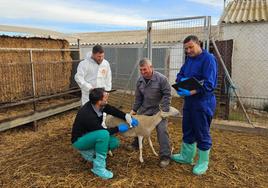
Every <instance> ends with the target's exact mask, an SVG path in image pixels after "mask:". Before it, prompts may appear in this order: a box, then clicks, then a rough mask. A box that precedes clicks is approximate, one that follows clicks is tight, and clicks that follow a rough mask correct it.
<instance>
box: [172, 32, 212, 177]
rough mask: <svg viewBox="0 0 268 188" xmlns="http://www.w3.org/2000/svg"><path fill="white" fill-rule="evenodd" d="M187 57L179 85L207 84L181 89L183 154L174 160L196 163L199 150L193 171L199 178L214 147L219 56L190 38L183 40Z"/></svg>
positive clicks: (178, 75) (179, 76)
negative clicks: (212, 129) (212, 133)
mask: <svg viewBox="0 0 268 188" xmlns="http://www.w3.org/2000/svg"><path fill="white" fill-rule="evenodd" d="M183 44H184V48H185V51H186V54H187V57H186V61H185V63H184V64H183V66H182V67H181V70H180V72H179V73H178V74H177V79H176V82H181V81H184V80H187V79H188V78H191V77H194V78H196V79H197V80H199V81H202V82H203V86H202V87H201V88H199V89H196V90H191V91H189V90H185V89H182V88H179V90H178V91H177V93H178V95H179V96H182V97H184V106H183V119H182V132H183V142H182V146H181V150H180V153H178V154H175V155H172V157H171V159H172V160H174V161H176V162H178V163H183V164H192V163H193V162H194V157H195V154H196V146H197V148H198V161H197V163H196V164H195V166H194V168H193V173H194V174H196V175H201V174H204V173H205V172H206V171H207V169H208V163H209V152H210V148H211V145H212V141H211V136H210V123H211V120H212V116H213V114H214V111H215V108H216V98H215V95H214V93H213V91H214V90H215V88H216V85H217V63H216V60H215V57H214V56H213V55H212V54H210V53H208V52H207V51H206V50H204V49H202V48H201V47H200V43H199V40H198V38H197V37H196V36H193V35H190V36H188V37H186V38H185V39H184V41H183Z"/></svg>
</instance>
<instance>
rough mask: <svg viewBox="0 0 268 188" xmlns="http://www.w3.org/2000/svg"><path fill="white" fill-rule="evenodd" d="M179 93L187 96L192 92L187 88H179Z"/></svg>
mask: <svg viewBox="0 0 268 188" xmlns="http://www.w3.org/2000/svg"><path fill="white" fill-rule="evenodd" d="M177 94H178V95H179V96H181V97H185V96H190V95H191V92H190V91H189V90H187V89H182V88H179V90H178V91H177Z"/></svg>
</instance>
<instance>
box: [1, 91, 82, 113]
mask: <svg viewBox="0 0 268 188" xmlns="http://www.w3.org/2000/svg"><path fill="white" fill-rule="evenodd" d="M78 91H80V88H79V89H74V90H70V91H66V92H62V93H57V94H54V95H49V96H44V97H38V98H31V99H29V100H24V101H20V102H17V103H8V104H4V105H1V106H0V109H3V108H8V107H12V106H18V105H22V104H28V103H32V102H37V101H41V100H45V99H50V98H53V97H59V96H62V95H66V94H70V93H75V92H78Z"/></svg>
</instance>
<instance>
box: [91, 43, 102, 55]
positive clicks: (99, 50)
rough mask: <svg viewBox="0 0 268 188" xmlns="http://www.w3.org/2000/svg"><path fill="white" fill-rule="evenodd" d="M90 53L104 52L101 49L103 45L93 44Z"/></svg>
mask: <svg viewBox="0 0 268 188" xmlns="http://www.w3.org/2000/svg"><path fill="white" fill-rule="evenodd" d="M92 53H93V54H96V53H101V54H102V53H104V49H103V47H102V46H101V45H98V44H97V45H95V46H94V47H93V49H92Z"/></svg>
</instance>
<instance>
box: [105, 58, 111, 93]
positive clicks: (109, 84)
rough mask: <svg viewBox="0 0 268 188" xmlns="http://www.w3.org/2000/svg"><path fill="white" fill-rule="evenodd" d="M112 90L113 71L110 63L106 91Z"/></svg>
mask: <svg viewBox="0 0 268 188" xmlns="http://www.w3.org/2000/svg"><path fill="white" fill-rule="evenodd" d="M107 63H108V62H107ZM111 89H112V71H111V67H110V64H109V63H108V68H107V75H106V82H105V90H106V91H110V90H111Z"/></svg>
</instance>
